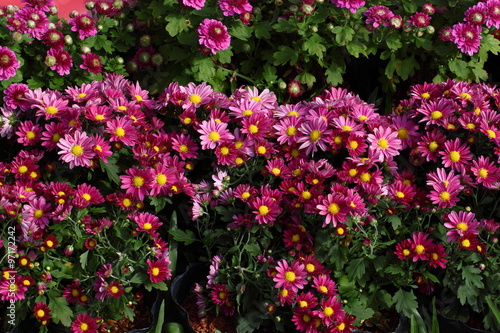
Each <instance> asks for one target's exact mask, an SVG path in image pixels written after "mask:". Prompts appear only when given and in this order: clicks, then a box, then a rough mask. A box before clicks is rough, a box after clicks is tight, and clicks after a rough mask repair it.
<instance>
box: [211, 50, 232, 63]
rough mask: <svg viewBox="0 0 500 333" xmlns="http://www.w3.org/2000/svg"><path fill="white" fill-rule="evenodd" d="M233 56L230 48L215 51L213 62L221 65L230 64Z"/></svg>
mask: <svg viewBox="0 0 500 333" xmlns="http://www.w3.org/2000/svg"><path fill="white" fill-rule="evenodd" d="M232 56H233V51H231V49H230V48H228V49H225V50H220V51H217V54H216V55H215V56H214V58H215V60H219V61H220V62H221V63H223V64H229V63H230V62H231V57H232Z"/></svg>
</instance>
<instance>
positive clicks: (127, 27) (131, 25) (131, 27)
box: [125, 23, 134, 32]
mask: <svg viewBox="0 0 500 333" xmlns="http://www.w3.org/2000/svg"><path fill="white" fill-rule="evenodd" d="M125 30H127V32H133V31H134V25H133V24H132V23H129V24H127V25H126V26H125Z"/></svg>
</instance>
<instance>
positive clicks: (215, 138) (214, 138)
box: [208, 132, 220, 141]
mask: <svg viewBox="0 0 500 333" xmlns="http://www.w3.org/2000/svg"><path fill="white" fill-rule="evenodd" d="M208 138H209V139H210V140H211V141H219V140H220V134H219V133H217V132H210V134H208Z"/></svg>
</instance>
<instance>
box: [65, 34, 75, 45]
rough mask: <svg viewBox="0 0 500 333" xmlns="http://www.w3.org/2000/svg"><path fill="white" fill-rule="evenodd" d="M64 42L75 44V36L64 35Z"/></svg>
mask: <svg viewBox="0 0 500 333" xmlns="http://www.w3.org/2000/svg"><path fill="white" fill-rule="evenodd" d="M64 43H65V44H66V45H73V37H71V36H70V35H66V36H64Z"/></svg>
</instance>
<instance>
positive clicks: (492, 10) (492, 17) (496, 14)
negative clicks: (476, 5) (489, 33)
mask: <svg viewBox="0 0 500 333" xmlns="http://www.w3.org/2000/svg"><path fill="white" fill-rule="evenodd" d="M486 6H487V8H488V17H487V19H486V26H487V27H488V28H491V27H495V28H496V29H499V28H500V1H499V0H488V1H486Z"/></svg>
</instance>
